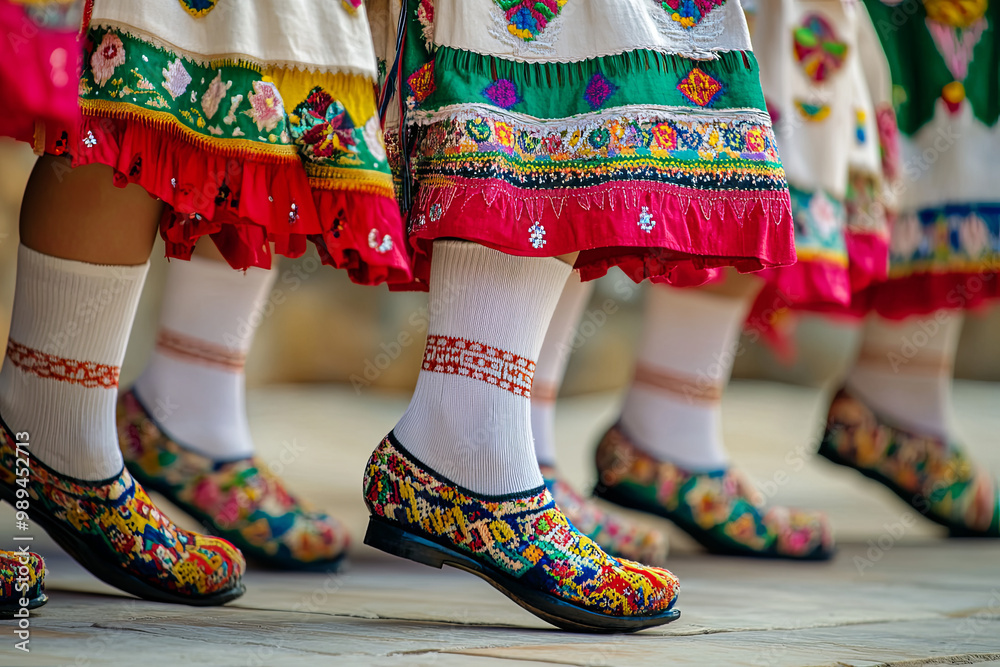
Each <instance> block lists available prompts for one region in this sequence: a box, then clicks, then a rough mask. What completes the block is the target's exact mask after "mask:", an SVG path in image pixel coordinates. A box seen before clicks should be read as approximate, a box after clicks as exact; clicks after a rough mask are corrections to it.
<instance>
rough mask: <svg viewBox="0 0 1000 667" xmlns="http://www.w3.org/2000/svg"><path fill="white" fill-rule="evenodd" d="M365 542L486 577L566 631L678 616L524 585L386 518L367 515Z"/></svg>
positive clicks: (634, 626)
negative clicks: (582, 602)
mask: <svg viewBox="0 0 1000 667" xmlns="http://www.w3.org/2000/svg"><path fill="white" fill-rule="evenodd" d="M365 544H367V545H368V546H370V547H374V548H376V549H379V550H381V551H384V552H386V553H389V554H392V555H394V556H399V557H400V558H407V559H409V560H412V561H416V562H417V563H422V564H423V565H429V566H430V567H436V568H438V569H440V568H441V567H442V566H444V565H449V566H451V567H454V568H458V569H459V570H465V571H466V572H469V573H471V574H474V575H476V576H477V577H479V578H480V579H483V580H485V581H486V582H487V583H489V584H490V585H491V586H493V588H495V589H497V590H498V591H500V592H501V593H503V594H504V595H506V596H507V597H508V598H510V599H511V600H512V601H514V602H515V603H517V604H518V605H519V606H521V607H523V608H524V609H526V610H527V611H529V612H531V613H532V614H534V615H535V616H537V617H539V618H540V619H542V620H543V621H546V622H548V623H551V624H552V625H554V626H556V627H557V628H560V629H562V630H567V631H569V632H590V633H603V634H611V633H626V632H638V631H639V630H644V629H646V628H652V627H656V626H658V625H664V624H666V623H670V622H672V621H676V620H677V619H678V618H680V615H681V612H680V611H679V610H677V609H670V610H668V611H665V612H662V613H659V614H651V615H648V616H634V617H621V616H608V615H606V614H601V613H598V612H595V611H590V610H588V609H584V608H583V607H578V606H576V605H573V604H570V603H568V602H565V601H563V600H560V599H559V598H557V597H556V596H554V595H551V594H548V593H542V592H539V591H536V590H533V589H531V588H528V587H527V586H524V585H523V584H521V583H520V582H518V581H517V579H514V578H513V577H511V576H510V575H507V574H504V573H502V572H500V570H498V569H497V568H494V567H492V566H490V565H486V564H484V563H480V562H479V561H477V560H475V559H474V558H472V557H470V556H467V555H465V554H463V553H460V552H458V551H456V550H454V549H451V548H449V547H446V546H444V545H441V544H438V543H437V542H434V541H431V540H430V539H427V538H425V537H420V536H419V535H415V534H414V533H411V532H409V531H407V530H405V529H403V528H402V527H400V526H398V525H396V524H393V523H390V522H389V521H387V520H385V519H380V518H377V517H374V516H372V517H369V519H368V532H367V533H365Z"/></svg>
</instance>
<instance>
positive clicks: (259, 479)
mask: <svg viewBox="0 0 1000 667" xmlns="http://www.w3.org/2000/svg"><path fill="white" fill-rule="evenodd" d="M118 436H119V440H120V442H121V448H122V455H123V456H124V458H125V463H126V465H128V468H129V471H130V472H131V473H132V474H133V475H135V477H136V479H138V480H140V481H141V482H142V483H143V485H145V486H146V487H148V488H150V489H153V490H155V491H157V492H159V493H162V494H163V495H164V496H166V497H167V498H168V499H169V500H170V502H172V503H174V504H175V505H177V506H178V507H179V508H181V509H182V510H184V511H185V512H186V513H187V514H189V515H191V516H192V517H194V518H195V519H196V520H197V521H199V522H201V524H202V525H204V526H205V528H206V530H207V531H208V532H210V533H213V534H215V535H219V536H220V537H224V538H226V539H227V540H229V541H231V542H232V543H233V544H235V545H237V546H238V547H239V548H240V549H241V550H242V551H243V553H244V554H246V556H247V557H248V558H250V559H252V560H255V561H257V562H259V563H261V564H263V565H266V566H268V567H273V568H278V569H283V570H326V571H330V570H335V569H336V568H337V567H338V566H339V565H340V563H341V562H342V561H343V559H344V556H345V555H346V553H347V545H348V542H349V534H348V531H347V529H346V528H345V527H344V526H342V525H341V524H340V523H339V522H337V521H336V520H335V519H333V518H331V517H329V516H327V515H326V514H323V513H320V512H316V511H314V510H313V509H311V508H309V507H307V506H306V505H305V504H304V503H302V502H300V501H299V500H298V499H297V498H295V497H294V496H293V495H291V494H290V493H288V491H287V490H286V489H285V485H284V483H282V481H281V480H280V479H278V478H277V477H275V476H274V475H272V474H271V473H270V471H269V470H268V469H267V467H266V466H265V465H262V464H261V463H260V462H258V461H257V460H256V459H252V458H248V459H241V460H238V461H227V462H222V463H219V462H215V461H213V460H211V459H209V458H206V457H204V456H202V455H200V454H198V453H197V452H194V451H192V450H190V449H187V448H186V447H184V446H183V445H180V444H178V443H176V442H174V441H173V440H171V439H170V437H168V436H167V435H166V434H165V433H164V432H163V431H162V430H161V429H160V427H159V426H158V425H157V424H156V422H155V421H154V419H153V417H152V416H151V415H150V414H149V412H148V411H147V410H146V409H145V408H144V407H143V405H142V404H141V403H140V402H139V399H138V397H137V396H136V395H135V393H134V392H133V391H131V390H129V391H126V392H123V393H122V395H121V397H120V398H119V399H118Z"/></svg>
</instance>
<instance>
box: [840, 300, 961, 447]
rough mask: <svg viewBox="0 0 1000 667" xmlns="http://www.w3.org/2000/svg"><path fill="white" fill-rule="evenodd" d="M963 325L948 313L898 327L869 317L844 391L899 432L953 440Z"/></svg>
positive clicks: (898, 325)
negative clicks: (954, 395)
mask: <svg viewBox="0 0 1000 667" xmlns="http://www.w3.org/2000/svg"><path fill="white" fill-rule="evenodd" d="M964 319H965V318H964V315H963V314H962V313H961V312H948V311H938V312H937V313H933V314H931V315H926V316H920V317H911V318H909V319H906V320H903V321H900V322H893V321H891V320H886V319H883V318H881V317H878V316H876V315H872V316H870V317H869V318H868V320H867V321H866V322H865V328H864V337H863V339H862V343H861V351H860V352H859V354H858V359H857V361H856V362H855V365H854V367H853V368H852V369H851V371H850V373H849V375H848V376H847V388H848V390H849V391H851V392H852V393H854V394H855V395H856V396H857V397H858V398H860V399H861V400H862V401H864V402H865V403H867V404H868V405H869V406H870V407H871V408H872V409H873V410H875V411H876V412H877V413H878V414H879V415H881V416H883V417H885V418H887V419H889V420H891V421H893V422H895V424H896V425H898V426H900V427H902V428H906V429H910V430H913V431H915V432H917V433H920V434H922V435H929V436H934V437H939V438H947V437H949V436H954V434H955V433H954V416H953V414H952V402H951V384H952V373H953V371H954V368H955V355H956V353H957V352H958V339H959V336H960V335H961V333H962V323H963V321H964Z"/></svg>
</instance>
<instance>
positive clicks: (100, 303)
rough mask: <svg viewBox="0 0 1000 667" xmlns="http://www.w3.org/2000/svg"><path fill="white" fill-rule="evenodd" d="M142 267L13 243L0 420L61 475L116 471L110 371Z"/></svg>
mask: <svg viewBox="0 0 1000 667" xmlns="http://www.w3.org/2000/svg"><path fill="white" fill-rule="evenodd" d="M148 269H149V263H148V262H147V263H146V264H141V265H139V266H102V265H97V264H85V263H83V262H73V261H70V260H65V259H59V258H56V257H51V256H49V255H43V254H41V253H39V252H35V251H34V250H31V249H30V248H27V247H26V246H23V245H22V246H20V247H19V248H18V251H17V285H16V288H15V295H14V313H13V317H12V318H11V327H10V339H9V340H8V341H7V353H6V357H5V359H4V364H3V370H2V371H0V416H2V417H3V419H4V421H5V422H7V425H8V426H9V427H10V428H12V429H13V430H14V431H15V432H27V433H28V436H29V442H30V451H31V454H32V456H35V457H37V458H38V460H40V461H42V462H43V463H45V464H46V465H48V466H49V467H51V468H53V469H54V470H56V471H57V472H60V473H62V474H64V475H69V476H71V477H76V478H78V479H84V480H90V481H98V480H105V479H108V478H111V477H114V476H116V475H118V474H119V473H120V472H121V469H122V457H121V452H120V451H119V450H118V432H117V428H116V426H115V401H116V399H117V396H118V376H119V373H120V371H121V365H122V361H123V360H124V359H125V347H126V345H127V344H128V336H129V332H130V331H131V329H132V320H133V319H134V318H135V310H136V307H137V306H138V304H139V295H140V294H141V293H142V285H143V282H144V281H145V279H146V272H147V270H148Z"/></svg>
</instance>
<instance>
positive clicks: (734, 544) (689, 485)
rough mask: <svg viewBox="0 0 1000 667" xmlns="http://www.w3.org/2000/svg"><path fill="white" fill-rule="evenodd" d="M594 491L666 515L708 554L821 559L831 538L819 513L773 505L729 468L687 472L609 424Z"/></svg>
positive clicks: (827, 554)
mask: <svg viewBox="0 0 1000 667" xmlns="http://www.w3.org/2000/svg"><path fill="white" fill-rule="evenodd" d="M597 474H598V480H599V481H598V483H597V486H596V487H595V489H594V495H596V496H598V497H599V498H603V499H605V500H607V501H609V502H612V503H615V504H618V505H621V506H622V507H629V508H631V509H636V510H641V511H643V512H648V513H650V514H656V515H658V516H662V517H664V518H667V519H669V520H670V521H672V522H673V523H674V524H676V525H677V526H678V527H679V528H681V529H682V530H684V531H685V532H686V533H688V534H689V535H690V536H691V537H693V538H694V539H695V540H697V541H698V543H699V544H701V545H702V546H703V547H705V548H706V549H707V550H708V551H709V552H710V553H714V554H720V555H727V556H750V557H757V558H789V559H796V560H826V559H828V558H830V557H831V556H832V555H833V539H832V538H831V535H830V528H829V525H828V524H827V521H826V517H824V516H823V515H822V514H820V513H818V512H803V511H799V510H793V509H787V508H784V507H773V508H771V509H770V510H767V511H766V512H764V511H762V510H761V508H760V505H761V504H762V503H761V501H760V499H759V495H760V494H758V493H757V492H756V491H755V490H753V488H752V487H751V486H750V484H748V483H747V482H746V481H744V480H743V479H742V478H741V477H740V475H738V474H737V473H735V472H734V471H732V470H720V471H717V472H709V473H694V472H689V471H687V470H684V469H683V468H681V467H679V466H676V465H674V464H673V463H668V462H666V461H658V460H656V459H654V458H653V457H652V456H650V455H648V454H646V453H645V452H643V451H641V450H639V449H638V448H637V447H636V446H635V445H634V444H632V442H631V441H630V440H629V439H628V437H627V436H626V435H625V433H624V432H623V431H622V429H621V427H620V426H618V425H615V426H612V427H611V429H610V430H609V431H608V432H607V433H606V434H605V436H604V438H603V439H602V440H601V444H600V445H598V447H597Z"/></svg>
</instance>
